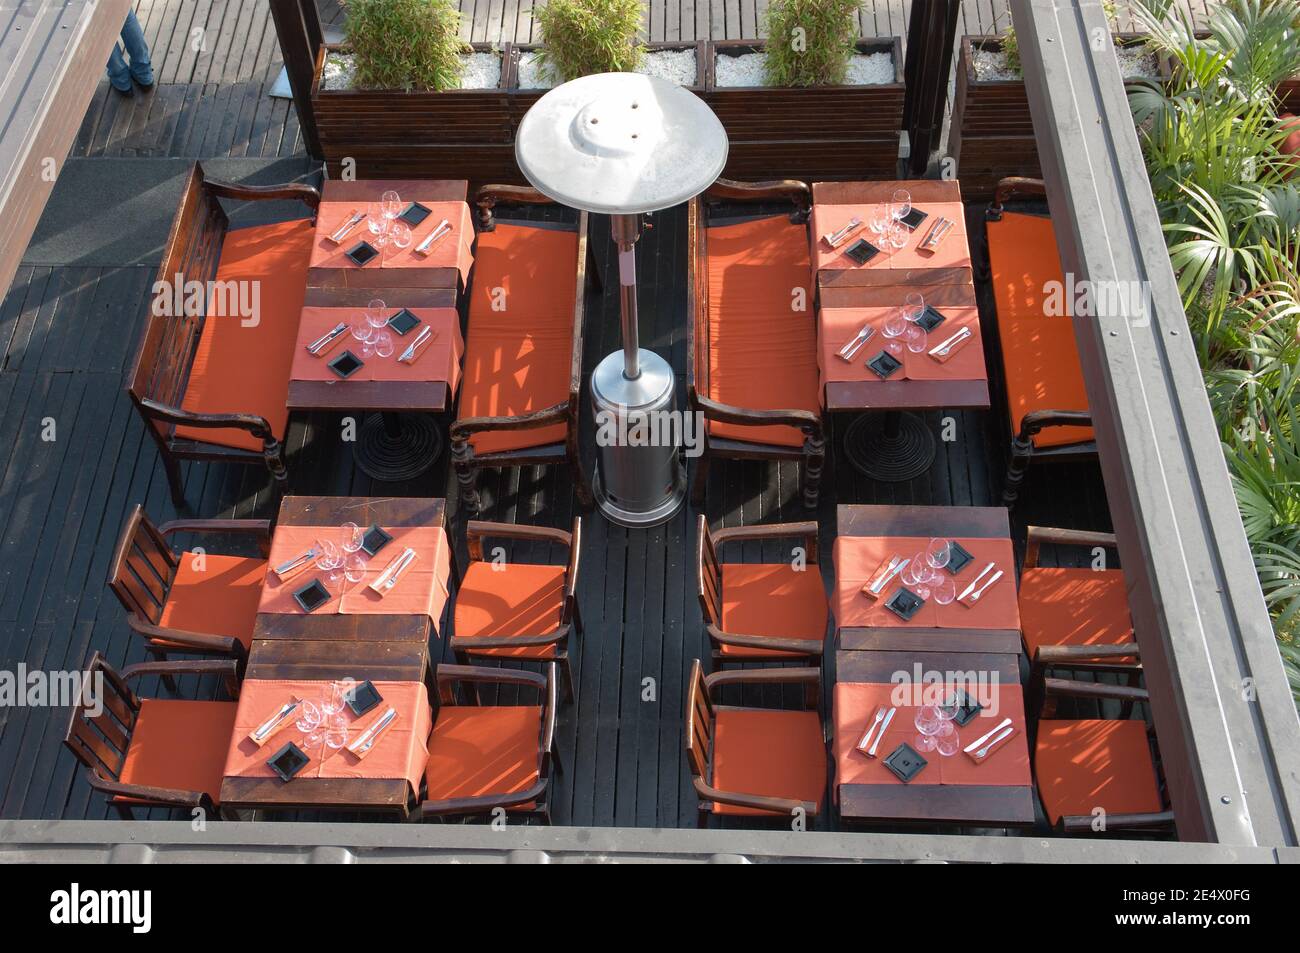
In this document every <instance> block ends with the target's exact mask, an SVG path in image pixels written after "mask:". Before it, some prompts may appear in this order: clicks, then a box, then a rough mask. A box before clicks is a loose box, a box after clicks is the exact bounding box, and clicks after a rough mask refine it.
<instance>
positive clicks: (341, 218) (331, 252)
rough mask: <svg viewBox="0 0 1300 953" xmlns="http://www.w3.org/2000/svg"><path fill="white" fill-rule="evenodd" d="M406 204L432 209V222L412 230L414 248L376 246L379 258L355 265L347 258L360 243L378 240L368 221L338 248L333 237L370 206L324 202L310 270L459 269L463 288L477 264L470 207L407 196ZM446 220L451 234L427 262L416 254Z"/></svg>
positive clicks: (317, 220)
mask: <svg viewBox="0 0 1300 953" xmlns="http://www.w3.org/2000/svg"><path fill="white" fill-rule="evenodd" d="M402 201H403V203H405V202H410V201H416V202H419V203H420V204H421V205H423V206H424V207H425V208H427V209H429V216H428V218H426V219H425V220H424V221H423V222H421V223H420V224H419V225H417V226H415V227H414V228H412V229H411V244H410V245H409V246H408V247H406V248H404V249H398V248H395V247H393V245H392V243H391V242H390V243H389V244H387V245H385V246H384V247H383V248H378V246H376V248H377V250H378V251H379V252H380V254H379V256H378V257H376V258H372V259H371V260H370V261H369V262H367V263H366V264H365V265H357V264H355V263H354V262H353V261H352V259H350V258H348V257H347V254H346V252H347V251H348V250H349V249H350V248H353V247H354V246H355V245H356V244H357V242H360V241H368V242H370V243H371V244H372V245H373V244H374V241H373V238H374V236H372V235H371V234H370V230H369V229H368V228H366V223H365V221H364V220H362V222H361V224H359V225H357V227H356V228H354V229H352V231H350V232H349V233H348V235H347V237H346V238H344V239H343V241H342V242H340V243H339V244H337V245H335V244H334V243H333V242H331V241H330V240H329V236H330V235H332V234H333V233H334V232H335V231H337V230H338V229H339V227H340V226H342V225H343V223H344V222H346V221H347V220H348V219H349V218H351V217H352V213H353V212H363V213H364V212H365V211H366V208H367V203H365V202H335V201H328V200H327V201H323V202H321V203H320V211H318V212H317V213H316V236H315V238H314V239H313V241H312V248H311V262H310V267H312V268H350V269H353V270H358V271H359V270H361V269H363V268H455V269H457V270H458V271H459V272H460V280H461V284H462V285H463V284H464V283H465V282H466V281H467V280H468V279H469V268H470V265H471V264H472V263H473V261H474V257H473V251H472V250H473V246H474V224H473V221H472V220H471V218H470V212H469V206H468V205H467V204H465V203H464V202H429V201H424V200H422V199H421V198H420V196H418V195H403V196H402ZM444 218H445V219H446V220H447V221H448V222H450V223H451V234H450V235H448V236H446V237H445V238H440V239H438V241H437V243H436V244H435V245H434V246H433V247H432V248H431V249H429V254H428V255H426V256H424V257H423V258H421V257H420V256H419V255H417V254H415V247H416V246H417V245H419V244H420V242H422V241H423V240H424V239H425V237H426V236H427V235H428V234H429V233H430V232H432V231H433V230H434V229H435V228H437V227H438V223H439V222H441V221H442V220H443V219H444Z"/></svg>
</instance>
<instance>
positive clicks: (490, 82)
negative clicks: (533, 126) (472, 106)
mask: <svg viewBox="0 0 1300 953" xmlns="http://www.w3.org/2000/svg"><path fill="white" fill-rule="evenodd" d="M460 59H461V62H462V63H463V64H464V67H463V70H462V72H461V77H460V88H461V89H496V88H497V86H498V85H499V84H500V82H501V57H500V56H499V55H498V54H496V53H463V54H461V58H460ZM355 75H356V62H355V58H354V57H353V55H352V54H351V53H336V52H330V53H327V54H325V68H324V69H323V70H322V71H321V77H320V87H321V89H351V88H352V84H353V82H354V77H355Z"/></svg>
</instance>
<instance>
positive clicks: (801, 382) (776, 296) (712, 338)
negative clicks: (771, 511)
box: [707, 215, 821, 447]
mask: <svg viewBox="0 0 1300 953" xmlns="http://www.w3.org/2000/svg"><path fill="white" fill-rule="evenodd" d="M707 250H708V262H707V268H708V282H709V319H708V320H709V327H708V341H709V386H708V389H707V396H708V397H710V398H712V399H713V400H715V401H718V402H719V403H723V404H730V405H732V406H734V407H741V408H744V409H746V410H807V411H811V412H812V413H814V414H820V413H821V399H820V386H819V378H818V369H817V322H816V320H815V318H814V316H813V293H812V265H811V263H810V261H809V257H808V234H807V229H806V226H804V225H797V224H795V223H793V222H791V221H790V219H789V217H788V216H784V215H778V216H775V217H772V218H761V219H756V220H754V221H750V222H741V223H739V224H735V225H719V226H716V227H713V228H710V229H709V230H708V241H707ZM796 289H801V293H797V292H796ZM796 298H799V299H801V303H802V306H803V308H804V310H802V311H796V310H794V306H795V304H796V303H800V302H797V301H796ZM709 433H710V435H712V436H715V437H720V438H723V439H728V440H744V441H748V442H751V443H766V444H774V445H776V446H782V447H801V446H803V441H804V435H803V431H801V430H800V429H799V428H798V427H789V426H785V425H777V426H765V427H746V426H743V425H741V424H729V423H719V422H716V421H710V423H709Z"/></svg>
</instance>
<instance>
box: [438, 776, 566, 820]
mask: <svg viewBox="0 0 1300 953" xmlns="http://www.w3.org/2000/svg"><path fill="white" fill-rule="evenodd" d="M549 783H550V780H549V779H548V778H539V779H538V780H537V782H536V783H535V784H534V785H533V786H532V787H530V788H528V789H527V790H525V791H519V792H517V793H515V794H479V795H476V796H474V797H460V798H451V799H448V800H444V801H423V802H421V804H420V807H419V809H418V810H417V812H416V814H415V815H414V817H415V818H416V819H417V820H418V819H420V818H424V817H437V816H439V815H445V814H487V813H490V812H491V811H492V810H493V808H498V807H513V806H515V805H516V804H527V803H528V802H530V801H536V800H537V799H538V798H540V797H541V796H542V795H543V794H545V793H546V786H547V784H549Z"/></svg>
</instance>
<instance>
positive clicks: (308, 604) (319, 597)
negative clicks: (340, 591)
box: [293, 579, 330, 612]
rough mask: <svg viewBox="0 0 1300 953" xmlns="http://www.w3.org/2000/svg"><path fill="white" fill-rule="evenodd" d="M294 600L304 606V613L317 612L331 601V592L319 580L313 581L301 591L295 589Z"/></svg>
mask: <svg viewBox="0 0 1300 953" xmlns="http://www.w3.org/2000/svg"><path fill="white" fill-rule="evenodd" d="M293 599H294V601H295V602H297V603H298V605H300V606H302V609H303V611H304V612H315V611H316V610H317V609H319V608H320V607H321V606H323V605H324V604H325V603H327V602H329V601H330V591H329V590H328V589H326V588H325V584H324V583H323V582H321V581H320V580H319V579H313V580H312V581H311V582H309V583H307V585H305V586H303V587H302V588H301V589H295V590H294V591H293Z"/></svg>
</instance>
